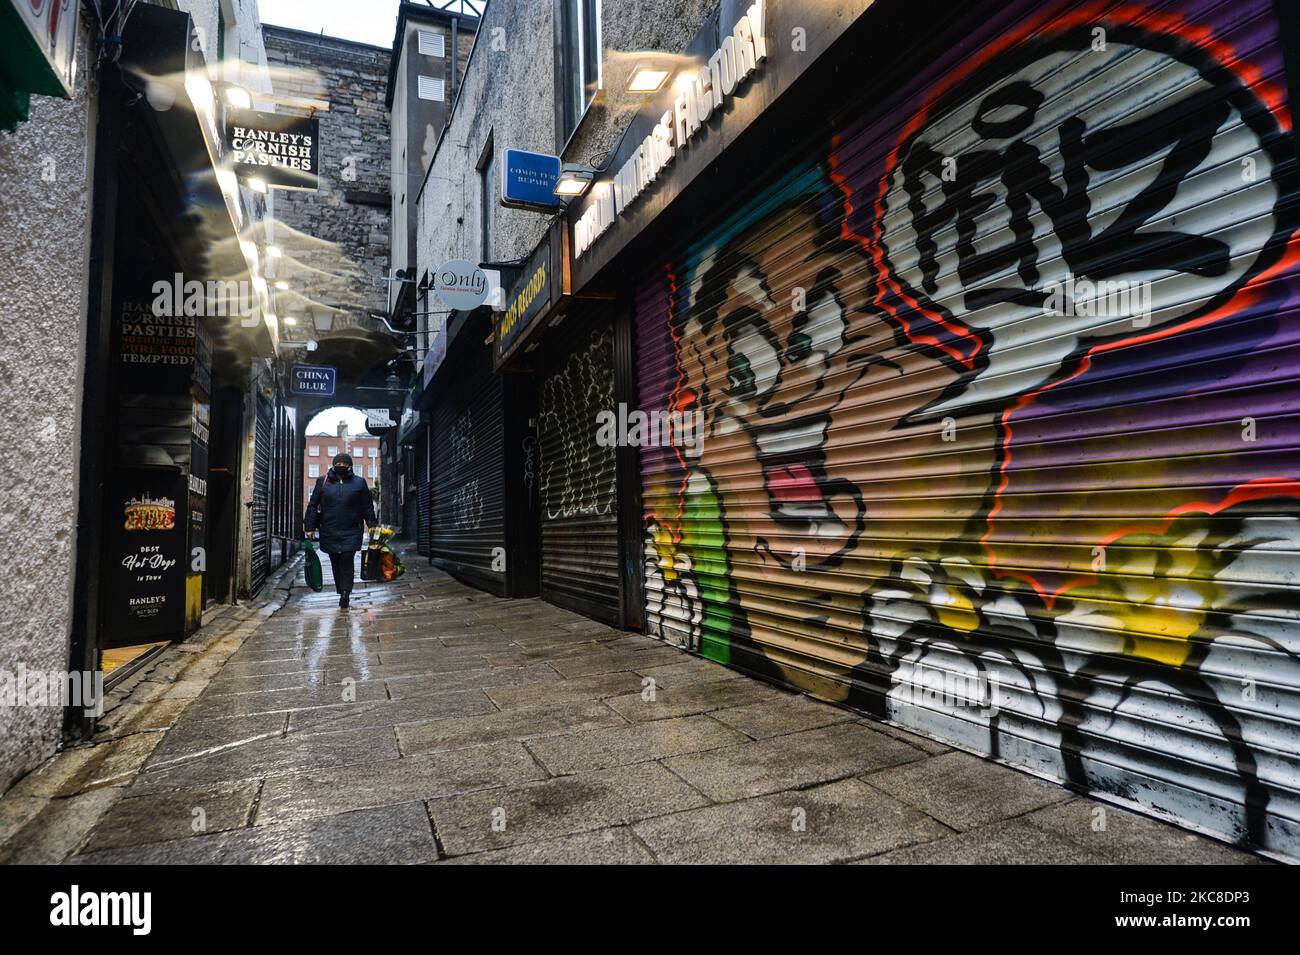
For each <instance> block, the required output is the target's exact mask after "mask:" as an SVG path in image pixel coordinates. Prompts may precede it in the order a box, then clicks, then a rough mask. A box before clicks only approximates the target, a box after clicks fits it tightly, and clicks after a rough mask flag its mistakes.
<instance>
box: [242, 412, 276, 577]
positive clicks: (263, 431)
mask: <svg viewBox="0 0 1300 955" xmlns="http://www.w3.org/2000/svg"><path fill="white" fill-rule="evenodd" d="M273 414H274V412H273V410H272V408H271V404H270V402H268V401H267V400H266V399H265V398H263V397H262V396H261V395H258V396H257V412H256V421H255V423H254V427H255V428H256V434H255V439H254V441H253V507H252V509H251V511H250V514H249V520H250V528H251V530H250V536H249V543H250V547H251V549H250V554H249V569H248V591H249V595H250V596H252V595H254V594H256V593H257V592H258V591H259V590H261V589H262V584H264V583H266V575H267V574H268V573H269V572H270V569H271V520H270V499H271V494H270V491H271V463H272V459H271V451H272V447H271V445H272V441H271V438H272V433H273V431H274V417H273Z"/></svg>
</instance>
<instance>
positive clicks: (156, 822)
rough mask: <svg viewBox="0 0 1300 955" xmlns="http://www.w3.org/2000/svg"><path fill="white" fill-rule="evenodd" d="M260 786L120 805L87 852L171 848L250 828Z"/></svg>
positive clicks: (122, 801) (178, 794) (219, 788)
mask: <svg viewBox="0 0 1300 955" xmlns="http://www.w3.org/2000/svg"><path fill="white" fill-rule="evenodd" d="M261 788H262V784H261V782H260V781H259V780H253V781H249V782H243V783H235V784H226V785H221V786H208V787H205V788H201V789H184V790H178V791H176V792H167V793H156V794H150V795H144V796H133V797H129V798H125V799H120V800H118V801H117V802H116V803H114V804H113V807H112V808H111V809H109V810H108V812H107V813H105V815H104V818H103V819H102V820H100V822H99V824H98V825H97V826H96V827H95V831H94V833H93V835H92V836H91V838H90V841H89V843H88V844H87V845H86V847H85V849H84V850H83V851H86V852H91V851H95V850H98V849H116V848H123V847H126V846H138V845H144V844H146V843H150V842H170V841H172V840H176V839H184V838H188V837H190V836H199V835H204V834H207V833H213V832H224V831H226V830H228V829H242V828H244V827H245V826H247V825H248V824H249V822H250V819H251V817H252V814H253V804H254V803H255V802H256V801H257V794H258V792H260V791H261Z"/></svg>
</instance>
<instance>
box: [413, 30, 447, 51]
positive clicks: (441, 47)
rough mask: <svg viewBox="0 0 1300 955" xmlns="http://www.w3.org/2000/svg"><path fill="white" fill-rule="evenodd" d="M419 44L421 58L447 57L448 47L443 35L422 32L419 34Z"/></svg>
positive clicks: (429, 31)
mask: <svg viewBox="0 0 1300 955" xmlns="http://www.w3.org/2000/svg"><path fill="white" fill-rule="evenodd" d="M417 43H418V45H419V49H420V55H421V56H436V57H438V58H442V57H444V56H446V55H447V47H446V45H445V44H444V42H443V36H442V34H441V33H434V32H433V31H432V30H420V31H419V32H418V34H417Z"/></svg>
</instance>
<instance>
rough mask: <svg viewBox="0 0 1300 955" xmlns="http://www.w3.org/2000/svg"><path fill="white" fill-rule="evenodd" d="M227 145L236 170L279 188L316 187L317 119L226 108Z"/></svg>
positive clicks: (317, 180) (318, 150)
mask: <svg viewBox="0 0 1300 955" xmlns="http://www.w3.org/2000/svg"><path fill="white" fill-rule="evenodd" d="M226 147H227V149H229V150H230V157H231V161H232V163H233V165H234V169H235V172H236V173H238V174H239V175H241V176H244V177H245V178H247V177H256V178H258V179H261V180H262V181H264V182H265V183H266V184H267V185H268V186H276V187H278V188H280V189H303V190H309V191H310V190H315V189H316V188H317V186H318V184H319V179H318V177H319V175H320V120H318V119H316V118H315V117H314V116H313V117H310V118H309V117H305V116H284V115H281V114H279V113H263V112H259V111H258V110H253V109H232V110H228V111H227V112H226Z"/></svg>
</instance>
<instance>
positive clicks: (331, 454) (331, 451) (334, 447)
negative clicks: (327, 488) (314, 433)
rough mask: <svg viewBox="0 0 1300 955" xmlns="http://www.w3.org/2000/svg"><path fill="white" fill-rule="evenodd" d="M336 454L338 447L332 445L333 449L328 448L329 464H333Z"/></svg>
mask: <svg viewBox="0 0 1300 955" xmlns="http://www.w3.org/2000/svg"><path fill="white" fill-rule="evenodd" d="M338 453H339V449H338V445H334V446H333V447H331V448H330V463H331V464H332V463H333V462H334V457H335V455H337V454H338Z"/></svg>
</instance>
